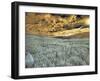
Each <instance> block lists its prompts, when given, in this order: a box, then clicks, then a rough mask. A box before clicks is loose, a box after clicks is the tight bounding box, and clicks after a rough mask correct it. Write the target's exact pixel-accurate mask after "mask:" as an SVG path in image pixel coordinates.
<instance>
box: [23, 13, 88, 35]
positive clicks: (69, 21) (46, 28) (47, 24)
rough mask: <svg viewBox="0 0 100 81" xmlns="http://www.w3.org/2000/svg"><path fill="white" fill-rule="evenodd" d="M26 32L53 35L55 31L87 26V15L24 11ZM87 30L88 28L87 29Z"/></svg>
mask: <svg viewBox="0 0 100 81" xmlns="http://www.w3.org/2000/svg"><path fill="white" fill-rule="evenodd" d="M25 22H26V25H25V26H26V33H27V34H34V35H42V36H53V35H54V34H53V33H55V32H61V31H62V32H63V31H66V32H67V31H69V30H72V29H77V28H89V16H88V15H69V14H64V15H63V14H49V13H28V12H27V13H26V21H25ZM88 30H89V29H88Z"/></svg>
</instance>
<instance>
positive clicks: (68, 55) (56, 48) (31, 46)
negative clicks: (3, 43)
mask: <svg viewBox="0 0 100 81" xmlns="http://www.w3.org/2000/svg"><path fill="white" fill-rule="evenodd" d="M25 45H26V46H25V47H26V52H29V53H30V54H32V57H33V59H34V64H33V65H32V67H60V66H80V65H89V39H86V38H84V39H62V38H60V39H59V38H51V37H41V36H34V35H26V38H25ZM32 67H27V68H32Z"/></svg>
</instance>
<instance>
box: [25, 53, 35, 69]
mask: <svg viewBox="0 0 100 81" xmlns="http://www.w3.org/2000/svg"><path fill="white" fill-rule="evenodd" d="M25 64H26V67H27V68H31V67H33V66H34V59H33V56H32V54H30V53H29V52H27V53H26V56H25Z"/></svg>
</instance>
